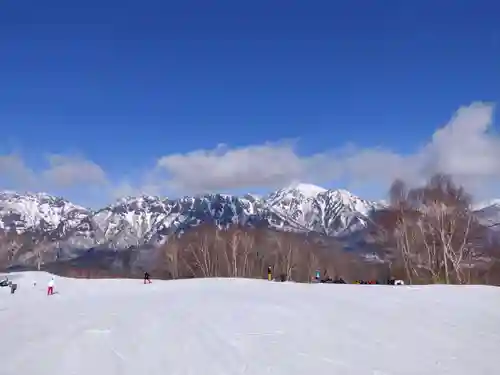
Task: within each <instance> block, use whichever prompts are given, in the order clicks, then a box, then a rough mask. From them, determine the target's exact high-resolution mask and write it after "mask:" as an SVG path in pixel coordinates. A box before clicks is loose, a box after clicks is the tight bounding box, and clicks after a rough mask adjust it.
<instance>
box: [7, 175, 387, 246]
mask: <svg viewBox="0 0 500 375" xmlns="http://www.w3.org/2000/svg"><path fill="white" fill-rule="evenodd" d="M377 206H378V204H376V203H373V202H369V201H366V200H363V199H360V198H358V197H356V196H354V195H352V194H351V193H349V192H347V191H345V190H327V189H323V188H320V187H318V186H315V185H310V184H293V185H291V186H288V187H286V188H283V189H280V190H278V191H276V192H273V193H271V194H269V195H268V196H264V197H257V196H253V195H250V194H248V195H245V196H233V195H225V194H205V195H201V196H196V197H183V198H179V199H168V198H160V197H153V196H139V197H125V198H122V199H119V200H118V201H116V202H115V203H113V204H111V205H109V206H106V207H103V208H101V209H99V210H97V211H91V210H88V209H85V208H83V207H80V206H77V205H75V204H73V203H71V202H69V201H67V200H65V199H62V198H58V197H53V196H50V195H47V194H43V193H38V194H19V193H15V192H3V193H1V194H0V229H3V230H10V231H16V232H17V233H24V232H27V231H29V232H36V233H37V235H38V236H42V237H43V238H46V239H48V240H50V241H53V242H57V246H58V247H61V248H67V249H89V248H95V247H99V248H108V249H110V248H111V249H124V248H129V247H131V246H133V247H139V246H143V245H156V244H160V243H162V242H164V241H165V239H166V237H167V236H168V235H169V234H170V233H174V232H183V231H185V230H188V229H189V228H191V227H193V226H196V225H198V224H200V223H202V222H213V223H214V224H216V225H219V226H228V225H230V224H233V223H238V224H243V225H264V226H268V227H272V228H276V229H280V230H287V231H315V232H320V233H323V234H326V235H332V236H338V235H342V234H345V233H349V232H351V231H353V230H356V229H358V228H360V227H363V226H364V225H365V223H366V220H367V218H368V216H369V215H370V212H372V210H374V209H376V208H377Z"/></svg>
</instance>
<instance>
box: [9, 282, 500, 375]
mask: <svg viewBox="0 0 500 375" xmlns="http://www.w3.org/2000/svg"><path fill="white" fill-rule="evenodd" d="M15 276H17V278H15V280H16V282H17V283H19V285H20V289H19V290H18V291H17V292H16V294H15V295H10V294H9V291H8V290H7V288H0V318H1V319H0V332H1V337H2V343H3V345H4V346H6V345H8V347H9V348H10V350H5V348H4V350H1V351H0V368H1V371H0V372H1V374H2V375H20V374H23V375H70V374H71V375H88V374H107V375H113V374H116V375H118V374H119V375H137V374H148V375H164V374H172V375H173V374H203V375H222V374H231V375H234V374H249V375H261V374H283V375H294V374H296V375H304V374H342V375H366V374H378V375H440V374H443V375H445V374H448V375H462V374H463V375H471V374H474V375H494V374H497V373H498V360H497V357H498V354H497V352H498V348H499V347H500V330H499V327H500V315H498V311H499V309H500V290H499V289H498V288H493V287H482V286H469V287H464V286H462V287H460V286H428V287H390V286H370V285H363V286H360V285H326V284H319V285H312V284H309V285H299V284H292V283H269V282H267V281H260V280H244V279H239V280H236V279H225V280H222V279H193V280H182V281H153V284H151V285H143V284H142V282H141V281H140V280H138V281H137V280H119V279H114V280H83V279H80V280H76V279H65V278H56V291H58V294H56V295H54V296H50V297H47V296H46V295H45V285H46V282H47V281H48V279H49V275H48V274H45V273H22V274H17V275H15ZM33 280H36V281H37V282H38V284H37V285H36V286H33V285H32V281H33Z"/></svg>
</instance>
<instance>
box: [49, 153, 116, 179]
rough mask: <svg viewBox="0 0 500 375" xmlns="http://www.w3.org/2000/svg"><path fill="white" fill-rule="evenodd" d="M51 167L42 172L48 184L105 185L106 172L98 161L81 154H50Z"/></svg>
mask: <svg viewBox="0 0 500 375" xmlns="http://www.w3.org/2000/svg"><path fill="white" fill-rule="evenodd" d="M48 161H49V168H48V169H46V170H44V171H43V172H42V174H41V176H42V179H43V180H44V181H45V182H46V183H47V184H53V185H56V186H57V187H71V186H74V185H78V184H95V185H105V184H106V183H107V179H106V173H105V172H104V170H103V169H102V168H101V167H100V166H99V165H97V164H96V163H94V162H92V161H90V160H86V159H84V158H83V157H79V156H66V155H56V154H53V155H49V156H48Z"/></svg>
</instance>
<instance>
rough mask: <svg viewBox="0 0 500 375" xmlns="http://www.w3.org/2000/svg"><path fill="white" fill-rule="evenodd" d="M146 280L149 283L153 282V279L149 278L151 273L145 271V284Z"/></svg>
mask: <svg viewBox="0 0 500 375" xmlns="http://www.w3.org/2000/svg"><path fill="white" fill-rule="evenodd" d="M146 282H147V283H148V284H151V280H150V279H149V273H147V272H144V284H146Z"/></svg>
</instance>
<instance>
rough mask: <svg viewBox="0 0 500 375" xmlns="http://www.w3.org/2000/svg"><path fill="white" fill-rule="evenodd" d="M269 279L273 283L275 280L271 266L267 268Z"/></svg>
mask: <svg viewBox="0 0 500 375" xmlns="http://www.w3.org/2000/svg"><path fill="white" fill-rule="evenodd" d="M267 279H268V280H269V281H272V279H273V270H272V268H271V266H269V267H267Z"/></svg>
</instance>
